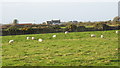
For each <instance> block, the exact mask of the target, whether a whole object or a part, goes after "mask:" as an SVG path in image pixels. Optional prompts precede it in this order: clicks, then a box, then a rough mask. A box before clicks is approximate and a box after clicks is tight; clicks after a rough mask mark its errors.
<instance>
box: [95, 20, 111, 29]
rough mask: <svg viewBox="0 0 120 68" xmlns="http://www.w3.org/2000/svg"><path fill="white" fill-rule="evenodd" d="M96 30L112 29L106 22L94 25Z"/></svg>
mask: <svg viewBox="0 0 120 68" xmlns="http://www.w3.org/2000/svg"><path fill="white" fill-rule="evenodd" d="M94 28H95V29H97V30H108V29H110V26H108V25H106V24H105V23H104V22H100V23H96V24H95V25H94Z"/></svg>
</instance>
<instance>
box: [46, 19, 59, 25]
mask: <svg viewBox="0 0 120 68" xmlns="http://www.w3.org/2000/svg"><path fill="white" fill-rule="evenodd" d="M60 23H61V22H60V20H51V21H46V24H51V25H59V24H60Z"/></svg>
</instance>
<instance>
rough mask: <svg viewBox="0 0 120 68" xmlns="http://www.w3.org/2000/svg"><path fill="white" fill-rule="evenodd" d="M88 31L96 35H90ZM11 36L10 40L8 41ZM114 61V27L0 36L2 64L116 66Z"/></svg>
mask: <svg viewBox="0 0 120 68" xmlns="http://www.w3.org/2000/svg"><path fill="white" fill-rule="evenodd" d="M91 34H95V35H96V37H90V35H91ZM52 35H56V37H55V38H53V37H52ZM100 35H104V38H100ZM26 37H35V40H26ZM39 38H41V39H43V42H39V41H38V39H39ZM11 39H12V40H14V43H12V44H9V43H8V42H9V40H11ZM118 63H119V60H118V34H116V33H115V30H111V31H92V32H70V33H68V34H64V33H48V34H30V35H13V36H2V66H118Z"/></svg>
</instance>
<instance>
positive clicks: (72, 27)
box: [66, 24, 77, 31]
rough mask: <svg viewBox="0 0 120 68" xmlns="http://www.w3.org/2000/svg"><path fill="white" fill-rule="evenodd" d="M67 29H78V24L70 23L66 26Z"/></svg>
mask: <svg viewBox="0 0 120 68" xmlns="http://www.w3.org/2000/svg"><path fill="white" fill-rule="evenodd" d="M66 30H68V31H76V30H77V26H76V25H74V24H70V25H67V26H66Z"/></svg>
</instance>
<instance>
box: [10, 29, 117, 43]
mask: <svg viewBox="0 0 120 68" xmlns="http://www.w3.org/2000/svg"><path fill="white" fill-rule="evenodd" d="M68 33H69V32H68V31H65V34H68ZM118 33H119V31H116V34H118ZM52 37H53V38H55V37H56V35H53V36H52ZM91 37H96V35H95V34H91ZM100 37H101V38H104V35H101V36H100ZM26 39H27V40H30V39H32V40H35V37H31V38H30V37H27V38H26ZM38 41H39V42H42V41H43V39H38ZM13 42H14V40H9V43H13Z"/></svg>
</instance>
